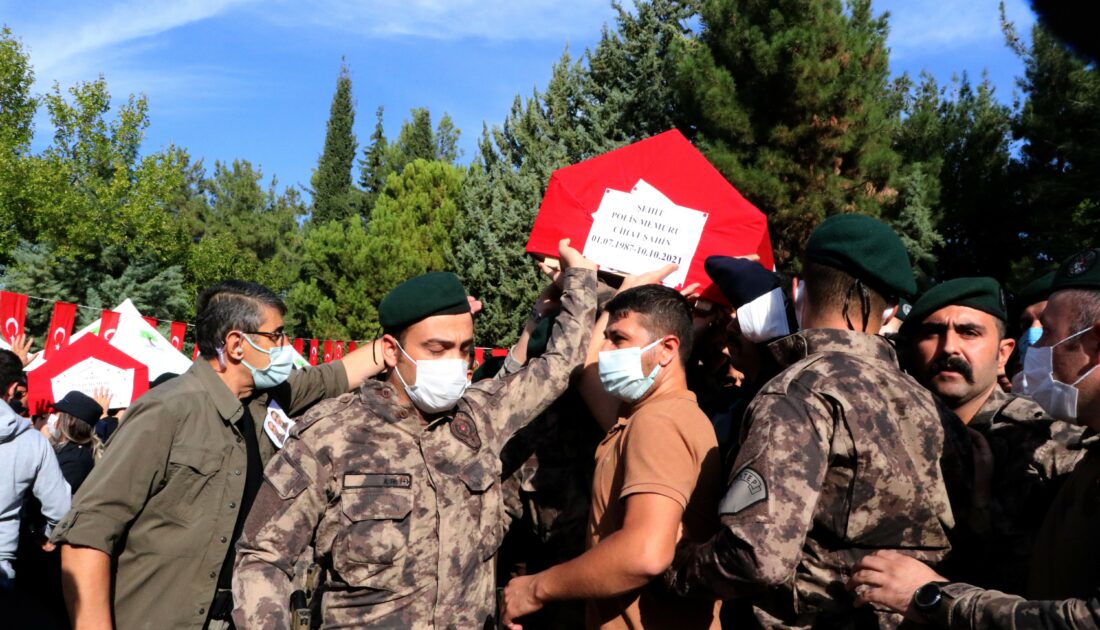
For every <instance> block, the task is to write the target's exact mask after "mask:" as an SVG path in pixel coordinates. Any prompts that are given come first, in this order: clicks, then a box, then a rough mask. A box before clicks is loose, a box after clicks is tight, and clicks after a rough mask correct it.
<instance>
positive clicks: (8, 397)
mask: <svg viewBox="0 0 1100 630" xmlns="http://www.w3.org/2000/svg"><path fill="white" fill-rule="evenodd" d="M18 387H19V383H12V384H11V385H9V386H8V391H6V392H4V400H11V399H12V397H13V396H15V390H16V389H17V388H18Z"/></svg>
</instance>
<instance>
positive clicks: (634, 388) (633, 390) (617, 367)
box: [599, 338, 663, 403]
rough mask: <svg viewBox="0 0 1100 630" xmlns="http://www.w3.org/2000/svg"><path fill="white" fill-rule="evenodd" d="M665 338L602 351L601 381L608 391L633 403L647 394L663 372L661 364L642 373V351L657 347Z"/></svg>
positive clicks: (600, 361)
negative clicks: (636, 345) (642, 345)
mask: <svg viewBox="0 0 1100 630" xmlns="http://www.w3.org/2000/svg"><path fill="white" fill-rule="evenodd" d="M662 340H663V338H661V339H658V340H657V341H654V342H653V343H651V344H649V345H648V346H646V347H644V348H637V347H635V348H619V349H618V350H604V351H603V352H601V353H600V359H599V371H600V382H601V383H603V388H604V389H606V390H607V393H609V394H611V395H612V396H615V397H617V398H621V399H622V400H625V401H626V402H628V403H632V402H635V401H637V400H638V399H640V398H641V397H642V396H645V394H646V392H648V391H649V388H650V387H652V386H653V381H654V380H655V379H656V378H657V375H658V374H660V373H661V366H660V364H658V365H656V366H654V367H653V371H652V372H650V373H649V375H648V376H646V375H645V374H643V373H642V353H643V352H646V351H648V350H650V349H651V348H654V347H656V345H657V344H659V343H661V341H662Z"/></svg>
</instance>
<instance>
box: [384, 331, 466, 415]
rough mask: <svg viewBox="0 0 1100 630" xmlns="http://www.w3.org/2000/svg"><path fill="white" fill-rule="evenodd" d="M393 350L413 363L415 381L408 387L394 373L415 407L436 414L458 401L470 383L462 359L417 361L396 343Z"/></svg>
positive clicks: (398, 372)
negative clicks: (398, 351) (396, 350)
mask: <svg viewBox="0 0 1100 630" xmlns="http://www.w3.org/2000/svg"><path fill="white" fill-rule="evenodd" d="M397 349H398V350H400V351H401V354H403V355H405V357H406V358H408V360H409V361H412V363H413V365H415V366H416V384H415V385H412V386H410V385H409V384H408V383H406V382H405V378H404V377H403V376H401V370H398V369H396V368H395V369H394V371H396V372H397V378H398V379H400V380H401V384H402V385H404V386H405V393H406V394H408V395H409V400H411V401H412V402H413V404H414V405H416V407H417V409H419V410H420V411H423V412H424V413H428V414H432V413H439V412H441V411H446V410H448V409H451V408H452V407H454V406H455V405H456V404H458V399H459V398H462V394H464V393H466V388H467V387H469V386H470V382H469V381H468V380H466V371H467V370H468V369H469V366H468V365H467V364H466V362H465V361H463V360H462V359H421V360H419V361H417V360H416V359H413V358H412V357H410V356H409V353H408V352H405V349H404V348H402V347H401V344H397Z"/></svg>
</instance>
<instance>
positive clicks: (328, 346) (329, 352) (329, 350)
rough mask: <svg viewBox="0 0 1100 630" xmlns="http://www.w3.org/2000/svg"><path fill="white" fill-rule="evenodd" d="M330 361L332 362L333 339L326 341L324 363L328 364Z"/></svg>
mask: <svg viewBox="0 0 1100 630" xmlns="http://www.w3.org/2000/svg"><path fill="white" fill-rule="evenodd" d="M329 361H332V340H331V339H325V356H324V362H325V363H328V362H329Z"/></svg>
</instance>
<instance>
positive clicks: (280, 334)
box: [241, 330, 287, 346]
mask: <svg viewBox="0 0 1100 630" xmlns="http://www.w3.org/2000/svg"><path fill="white" fill-rule="evenodd" d="M241 332H242V333H243V334H246V335H259V336H261V337H266V338H267V340H268V341H270V342H271V343H273V344H275V345H277V346H278V345H281V344H282V343H283V341H284V340H285V339H286V338H287V336H286V333H285V332H284V331H282V330H276V331H275V332H264V331H262V330H242V331H241Z"/></svg>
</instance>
